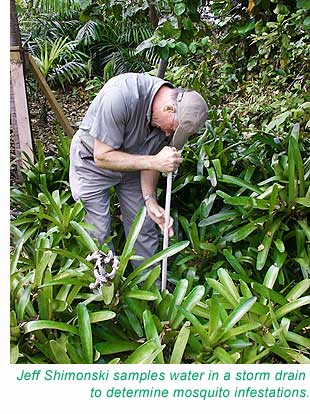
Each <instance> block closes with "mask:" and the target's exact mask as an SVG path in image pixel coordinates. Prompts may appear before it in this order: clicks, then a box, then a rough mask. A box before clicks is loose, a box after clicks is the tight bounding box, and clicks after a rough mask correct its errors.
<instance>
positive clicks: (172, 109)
mask: <svg viewBox="0 0 310 414" xmlns="http://www.w3.org/2000/svg"><path fill="white" fill-rule="evenodd" d="M175 110H176V108H175V105H173V104H167V105H165V106H164V107H163V112H175Z"/></svg>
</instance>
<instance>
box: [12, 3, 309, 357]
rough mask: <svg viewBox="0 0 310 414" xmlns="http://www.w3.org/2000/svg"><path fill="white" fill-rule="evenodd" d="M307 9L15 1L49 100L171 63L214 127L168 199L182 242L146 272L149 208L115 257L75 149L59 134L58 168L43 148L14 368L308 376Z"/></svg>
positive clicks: (31, 190) (20, 274)
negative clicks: (187, 366)
mask: <svg viewBox="0 0 310 414" xmlns="http://www.w3.org/2000/svg"><path fill="white" fill-rule="evenodd" d="M308 3H309V2H307V1H304V0H297V1H285V0H275V1H272V2H269V1H259V0H250V1H225V2H224V1H220V0H214V1H212V2H208V1H207V2H204V4H202V2H200V1H187V0H184V1H178V0H169V1H156V2H144V1H143V2H142V1H132V2H125V1H121V0H119V1H118V0H110V1H108V2H107V1H105V2H104V1H97V2H96V3H94V2H91V1H88V0H84V1H82V0H81V1H69V0H67V1H65V0H58V1H48V0H45V1H43V0H41V1H37V2H29V1H23V2H22V1H20V2H18V4H19V9H18V11H19V16H20V25H21V29H22V34H23V41H24V45H25V46H27V47H28V49H29V50H31V51H32V53H33V54H34V55H35V56H37V61H38V63H39V66H40V67H41V70H42V72H43V73H44V75H45V76H46V77H47V79H48V80H49V81H50V82H54V85H55V86H57V85H58V86H59V87H72V88H74V87H75V85H76V83H77V79H79V82H82V84H84V85H85V87H86V88H87V90H88V91H89V94H90V95H92V96H93V95H94V94H96V92H97V91H98V90H99V88H100V87H101V86H102V85H103V84H104V82H105V81H106V80H107V79H109V78H110V77H111V76H114V75H115V74H118V73H122V72H126V71H129V70H133V71H149V72H150V73H152V74H156V73H157V69H158V63H159V59H161V60H162V61H167V63H168V66H167V69H166V73H165V78H166V79H168V80H170V81H171V82H172V83H174V84H175V85H177V86H183V87H189V88H193V89H195V90H197V91H199V92H200V93H201V94H202V95H203V96H204V97H205V98H206V100H207V101H208V103H209V107H210V111H209V120H208V122H207V125H206V128H203V129H202V130H201V131H199V132H198V133H197V135H196V136H195V137H193V139H191V140H190V142H189V143H188V144H187V145H186V146H185V147H184V149H183V159H184V161H183V163H182V165H181V167H180V169H179V171H178V173H177V176H176V177H175V179H174V182H173V197H172V214H173V216H174V225H175V236H174V238H173V239H172V240H171V241H170V246H169V247H168V248H167V249H165V250H164V251H162V250H160V251H159V252H158V253H157V254H156V255H155V256H153V257H152V258H150V259H148V260H146V261H144V260H141V264H140V265H139V266H138V267H137V268H132V266H131V263H130V260H131V259H132V258H133V257H135V256H134V255H135V251H134V243H135V240H136V237H137V235H138V233H139V231H140V228H141V225H142V223H143V220H144V217H145V214H146V212H145V209H141V211H140V212H139V214H138V215H137V217H136V219H135V221H134V223H133V225H132V228H131V231H130V234H129V236H128V238H127V240H125V239H124V234H123V231H122V225H121V219H118V220H116V221H115V222H114V227H113V229H112V234H111V239H110V240H107V241H106V242H109V241H111V240H112V241H113V242H114V246H115V251H116V257H114V256H113V255H112V256H111V253H110V252H109V246H108V244H106V243H104V244H103V245H101V246H100V245H98V244H97V242H96V241H95V240H93V239H92V238H91V237H90V236H89V233H88V230H89V229H90V228H89V226H87V225H86V224H85V223H84V210H83V205H82V203H81V202H76V203H75V202H74V201H73V200H72V198H71V193H70V189H69V185H68V169H69V161H68V153H69V146H70V141H69V140H68V138H66V137H65V136H63V135H62V133H61V131H60V130H59V131H58V135H57V136H56V137H54V138H53V140H54V142H55V145H56V148H57V150H56V153H55V155H54V156H51V155H50V156H47V155H45V154H44V152H43V147H42V145H41V144H40V143H39V142H38V143H37V145H36V147H37V152H36V154H35V162H34V163H32V162H31V161H30V160H29V162H28V165H27V168H25V169H24V170H23V171H22V177H23V182H22V184H19V185H15V186H14V188H12V207H14V209H15V211H18V214H16V216H15V217H14V218H13V219H12V223H11V234H12V246H13V248H12V255H11V361H12V363H126V364H131V363H167V364H168V363H176V364H179V363H208V364H209V363H232V364H235V363H242V364H243V363H274V362H275V363H309V362H310V357H309V352H310V328H309V327H310V157H309V153H310V151H309V150H310V140H309V129H310V117H309V113H310V101H309V93H308V91H309V84H310V79H309V51H310V47H309V29H310V23H309V22H310V16H309V4H308ZM38 16H39V17H40V18H38ZM48 16H50V17H51V16H52V17H53V18H48ZM29 22H32V25H31V27H30V25H29ZM66 64H68V66H66ZM61 65H63V66H61ZM70 65H71V66H70ZM69 66H70V68H71V70H72V73H75V75H76V76H70V75H69V73H70V70H69V69H68V68H69ZM60 67H62V68H63V69H62V70H59V68H60ZM78 68H79V69H78ZM159 184H160V185H159V188H158V197H159V200H160V201H161V203H162V204H164V200H165V197H164V196H165V178H164V177H162V178H161V180H160V183H159ZM111 195H112V201H113V202H112V207H111V208H112V214H113V215H114V216H118V213H117V209H118V205H117V200H116V197H115V194H114V193H112V194H111ZM98 252H102V253H101V254H100V253H98ZM98 254H99V256H98ZM98 257H100V258H101V260H103V262H100V263H104V265H103V268H101V271H102V272H103V273H101V276H102V275H103V278H102V277H101V279H100V277H99V276H100V275H99V276H98V266H99V265H98V263H99V262H96V263H94V260H95V261H96V260H97V259H96V258H98ZM135 258H136V257H135ZM164 258H168V289H167V290H164V291H160V290H159V289H158V287H157V284H156V281H157V282H158V281H159V279H160V263H161V261H162V259H164ZM137 259H139V258H137Z"/></svg>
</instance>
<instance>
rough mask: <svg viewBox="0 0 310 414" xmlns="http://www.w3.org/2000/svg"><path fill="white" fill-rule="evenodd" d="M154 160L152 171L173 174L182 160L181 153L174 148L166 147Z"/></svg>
mask: <svg viewBox="0 0 310 414" xmlns="http://www.w3.org/2000/svg"><path fill="white" fill-rule="evenodd" d="M154 160H155V162H154V170H156V171H160V172H173V171H175V170H176V169H177V168H178V167H179V165H180V164H181V162H182V161H183V158H182V157H181V152H180V151H178V150H177V149H176V148H175V147H169V146H166V147H164V148H163V149H162V150H161V151H160V152H159V153H158V154H156V155H155V156H154Z"/></svg>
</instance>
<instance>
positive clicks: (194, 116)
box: [172, 90, 208, 150]
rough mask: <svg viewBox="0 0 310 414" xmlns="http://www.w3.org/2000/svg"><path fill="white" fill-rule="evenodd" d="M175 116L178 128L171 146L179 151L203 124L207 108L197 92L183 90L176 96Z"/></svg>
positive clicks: (206, 116) (206, 115)
mask: <svg viewBox="0 0 310 414" xmlns="http://www.w3.org/2000/svg"><path fill="white" fill-rule="evenodd" d="M176 115H177V117H178V121H179V126H178V127H177V129H176V130H175V133H174V135H173V140H172V145H173V146H175V147H176V148H177V149H178V150H180V149H182V147H183V145H184V144H185V142H186V141H187V139H188V138H189V137H190V136H191V135H193V134H194V133H195V132H197V131H198V130H199V129H200V128H202V126H203V125H204V124H205V122H206V120H207V118H208V106H207V103H206V101H205V100H204V99H203V97H202V96H201V95H200V94H199V93H198V92H195V91H191V90H184V91H182V92H180V93H179V94H178V95H177V104H176Z"/></svg>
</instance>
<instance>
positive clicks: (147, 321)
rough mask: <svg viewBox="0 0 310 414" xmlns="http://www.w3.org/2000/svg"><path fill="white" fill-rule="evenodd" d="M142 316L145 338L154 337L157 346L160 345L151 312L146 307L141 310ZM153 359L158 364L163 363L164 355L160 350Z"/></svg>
mask: <svg viewBox="0 0 310 414" xmlns="http://www.w3.org/2000/svg"><path fill="white" fill-rule="evenodd" d="M142 318H143V326H144V332H145V335H146V339H147V340H149V339H154V340H155V341H156V342H157V344H158V346H159V347H160V346H161V340H160V338H159V335H158V332H157V328H156V325H155V322H154V318H153V315H152V313H151V312H150V311H149V310H148V309H146V310H145V311H144V312H143V317H142ZM155 361H156V362H158V363H159V364H164V363H165V361H164V356H163V353H162V352H159V353H158V355H157V356H156V358H155Z"/></svg>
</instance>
